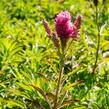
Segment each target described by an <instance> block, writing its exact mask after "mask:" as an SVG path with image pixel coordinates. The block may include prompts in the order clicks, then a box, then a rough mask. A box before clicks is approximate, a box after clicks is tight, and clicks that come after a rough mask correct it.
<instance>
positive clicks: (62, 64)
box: [54, 45, 65, 109]
mask: <svg viewBox="0 0 109 109" xmlns="http://www.w3.org/2000/svg"><path fill="white" fill-rule="evenodd" d="M64 58H65V55H64V46H63V45H62V54H61V55H60V64H61V70H60V73H59V77H58V83H57V89H56V95H55V100H54V109H58V107H57V103H58V97H59V93H60V92H59V91H60V85H61V81H62V75H63V73H64Z"/></svg>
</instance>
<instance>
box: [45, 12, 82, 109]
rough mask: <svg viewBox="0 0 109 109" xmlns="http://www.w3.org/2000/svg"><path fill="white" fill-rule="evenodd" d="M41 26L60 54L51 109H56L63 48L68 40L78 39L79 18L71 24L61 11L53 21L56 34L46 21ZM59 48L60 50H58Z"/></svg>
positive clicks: (60, 86)
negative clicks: (58, 70)
mask: <svg viewBox="0 0 109 109" xmlns="http://www.w3.org/2000/svg"><path fill="white" fill-rule="evenodd" d="M43 25H44V27H45V30H46V32H47V34H48V36H49V38H50V39H52V41H53V43H54V45H55V46H56V47H57V48H58V50H59V51H60V50H61V52H60V53H59V56H60V66H61V67H60V72H59V75H58V81H57V88H56V94H55V98H54V106H53V109H58V107H59V104H58V102H59V98H60V93H61V90H62V78H63V73H64V63H65V48H66V45H67V41H68V39H69V38H78V37H79V36H78V34H79V29H80V26H81V16H77V17H76V19H75V21H74V23H72V22H71V15H70V13H69V12H68V11H62V12H60V13H59V14H58V15H57V16H56V19H55V26H56V33H57V36H56V34H53V33H52V31H51V29H50V27H49V25H48V22H47V21H46V20H43ZM58 38H59V39H60V42H61V45H60V46H59V40H57V39H58ZM59 47H60V49H59Z"/></svg>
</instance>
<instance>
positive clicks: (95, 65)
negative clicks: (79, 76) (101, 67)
mask: <svg viewBox="0 0 109 109" xmlns="http://www.w3.org/2000/svg"><path fill="white" fill-rule="evenodd" d="M98 19H99V18H98V7H97V6H96V25H97V32H98V34H97V36H98V38H97V40H98V41H97V51H96V59H95V64H94V67H93V71H92V74H94V73H95V69H96V67H97V62H98V57H99V49H100V27H99V21H98Z"/></svg>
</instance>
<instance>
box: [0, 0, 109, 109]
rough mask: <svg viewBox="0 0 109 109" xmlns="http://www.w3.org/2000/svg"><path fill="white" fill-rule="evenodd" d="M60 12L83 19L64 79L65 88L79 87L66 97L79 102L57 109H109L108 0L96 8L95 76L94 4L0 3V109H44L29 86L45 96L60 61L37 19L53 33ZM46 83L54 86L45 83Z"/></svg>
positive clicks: (81, 0)
mask: <svg viewBox="0 0 109 109" xmlns="http://www.w3.org/2000/svg"><path fill="white" fill-rule="evenodd" d="M63 10H68V11H69V12H70V13H71V15H72V21H74V19H75V17H76V16H77V15H81V16H82V26H81V30H80V39H79V41H74V42H73V44H72V45H71V46H72V47H71V48H70V49H69V52H68V54H67V62H66V66H65V75H66V76H68V77H69V79H68V81H67V83H68V84H71V83H73V82H75V81H77V80H84V83H82V84H80V85H77V86H75V87H72V88H71V89H70V93H71V98H73V99H78V100H80V102H76V103H73V104H70V105H69V104H68V105H66V107H64V108H62V109H109V0H99V3H98V14H99V26H100V35H101V42H100V51H99V59H98V63H97V68H96V72H95V74H92V73H91V72H92V68H93V65H94V62H95V54H96V48H97V26H96V17H95V16H96V13H95V6H94V3H93V0H0V109H41V108H40V107H41V106H43V107H45V109H49V106H48V104H47V103H46V101H45V100H44V98H43V97H42V95H41V94H39V93H38V92H37V91H36V90H35V89H34V88H33V87H31V86H29V84H36V85H37V86H38V87H40V88H41V89H43V90H44V91H45V92H50V91H52V92H53V91H54V90H55V85H56V82H55V81H56V80H55V77H56V75H57V73H58V71H59V61H58V56H57V55H56V49H55V47H54V45H53V44H52V42H51V41H50V40H49V38H48V36H47V34H46V32H45V29H44V27H43V25H42V21H41V18H45V19H46V20H47V21H48V22H49V23H50V25H51V27H52V29H53V30H54V31H55V17H56V15H57V14H58V13H59V12H61V11H63ZM39 73H41V74H43V75H44V77H46V78H44V77H43V75H41V74H39ZM41 77H42V78H41ZM47 78H49V79H51V80H53V81H49V83H48V82H47V80H46V79H47Z"/></svg>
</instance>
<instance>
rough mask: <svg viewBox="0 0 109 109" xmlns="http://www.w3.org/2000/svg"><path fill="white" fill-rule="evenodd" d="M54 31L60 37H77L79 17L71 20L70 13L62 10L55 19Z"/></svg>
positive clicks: (79, 23)
mask: <svg viewBox="0 0 109 109" xmlns="http://www.w3.org/2000/svg"><path fill="white" fill-rule="evenodd" d="M55 23H56V32H57V34H58V36H59V37H60V38H62V37H63V38H77V37H78V32H79V29H80V25H81V17H80V16H78V17H77V18H76V20H75V21H74V24H72V22H71V15H70V13H69V12H68V11H62V12H61V13H59V14H58V15H57V17H56V19H55Z"/></svg>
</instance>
